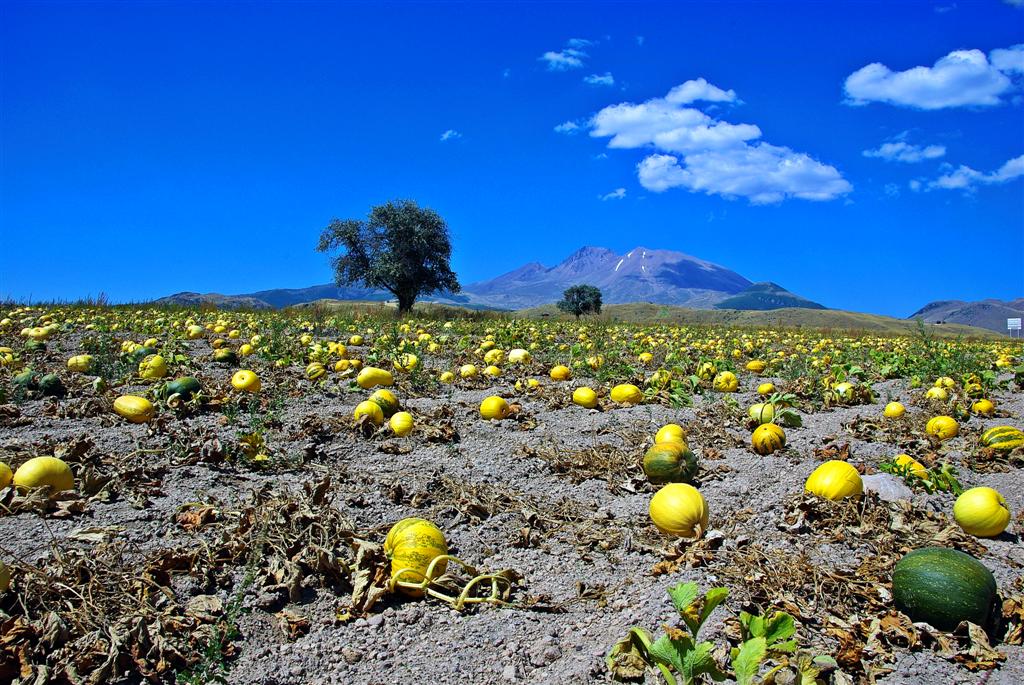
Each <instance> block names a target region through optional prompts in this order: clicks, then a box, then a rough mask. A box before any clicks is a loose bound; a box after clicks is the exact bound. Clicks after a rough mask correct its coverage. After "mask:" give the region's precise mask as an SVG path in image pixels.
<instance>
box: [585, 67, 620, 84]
mask: <svg viewBox="0 0 1024 685" xmlns="http://www.w3.org/2000/svg"><path fill="white" fill-rule="evenodd" d="M583 82H584V83H588V84H590V85H592V86H614V85H615V77H614V76H612V72H610V71H606V72H605V73H604V76H598V75H597V74H591V75H590V76H584V77H583Z"/></svg>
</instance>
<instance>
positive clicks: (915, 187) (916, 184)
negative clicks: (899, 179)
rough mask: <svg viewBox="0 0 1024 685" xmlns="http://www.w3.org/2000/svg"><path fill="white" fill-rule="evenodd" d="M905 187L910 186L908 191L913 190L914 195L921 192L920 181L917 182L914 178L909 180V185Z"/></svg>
mask: <svg viewBox="0 0 1024 685" xmlns="http://www.w3.org/2000/svg"><path fill="white" fill-rule="evenodd" d="M907 185H908V186H910V189H911V190H913V191H914V192H915V193H916V192H918V191H919V190H921V181H919V180H917V179H916V178H915V179H911V181H910V183H908V184H907Z"/></svg>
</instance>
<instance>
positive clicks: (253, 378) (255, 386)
mask: <svg viewBox="0 0 1024 685" xmlns="http://www.w3.org/2000/svg"><path fill="white" fill-rule="evenodd" d="M231 387H232V388H234V389H235V390H238V391H240V392H249V393H257V392H259V391H260V387H262V386H261V383H260V379H259V376H257V375H256V374H255V373H253V372H252V371H249V370H247V369H242V370H241V371H235V374H234V375H233V376H232V377H231Z"/></svg>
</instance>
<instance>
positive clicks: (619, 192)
mask: <svg viewBox="0 0 1024 685" xmlns="http://www.w3.org/2000/svg"><path fill="white" fill-rule="evenodd" d="M597 197H598V199H599V200H601V201H602V202H606V201H608V200H621V199H623V198H624V197H626V189H625V188H616V189H615V190H613V191H612V192H610V193H605V194H604V195H598V196H597Z"/></svg>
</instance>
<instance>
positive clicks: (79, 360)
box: [68, 354, 93, 373]
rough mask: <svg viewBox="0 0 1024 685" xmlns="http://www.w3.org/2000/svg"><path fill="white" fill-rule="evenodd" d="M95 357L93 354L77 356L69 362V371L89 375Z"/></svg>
mask: <svg viewBox="0 0 1024 685" xmlns="http://www.w3.org/2000/svg"><path fill="white" fill-rule="evenodd" d="M92 362H93V357H92V355H91V354H76V355H75V356H74V357H72V358H71V359H69V360H68V371H74V372H75V373H88V372H89V370H90V369H91V368H92Z"/></svg>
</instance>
